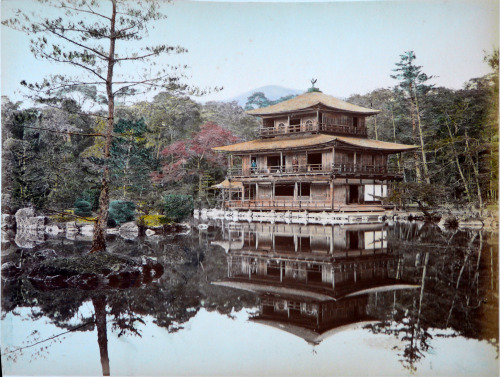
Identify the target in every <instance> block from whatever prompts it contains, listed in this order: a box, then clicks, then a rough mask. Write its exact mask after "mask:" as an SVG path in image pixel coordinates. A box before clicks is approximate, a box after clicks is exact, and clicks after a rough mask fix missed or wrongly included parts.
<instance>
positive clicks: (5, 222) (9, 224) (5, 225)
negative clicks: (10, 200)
mask: <svg viewBox="0 0 500 377" xmlns="http://www.w3.org/2000/svg"><path fill="white" fill-rule="evenodd" d="M14 225H15V221H14V216H11V215H8V214H6V213H2V229H12V228H14Z"/></svg>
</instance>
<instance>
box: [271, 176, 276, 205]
mask: <svg viewBox="0 0 500 377" xmlns="http://www.w3.org/2000/svg"><path fill="white" fill-rule="evenodd" d="M275 190H276V183H275V182H274V181H273V184H272V186H271V199H272V200H274V191H275Z"/></svg>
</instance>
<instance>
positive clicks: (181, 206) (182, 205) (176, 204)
mask: <svg viewBox="0 0 500 377" xmlns="http://www.w3.org/2000/svg"><path fill="white" fill-rule="evenodd" d="M163 200H164V202H165V215H166V216H167V217H169V218H171V219H172V220H174V221H175V222H177V223H178V222H181V221H183V220H185V219H187V218H188V217H190V216H191V214H192V213H193V209H194V201H193V197H192V196H191V195H175V194H173V195H166V196H165V197H164V198H163Z"/></svg>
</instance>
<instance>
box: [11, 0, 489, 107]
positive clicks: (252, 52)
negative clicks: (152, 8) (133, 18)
mask: <svg viewBox="0 0 500 377" xmlns="http://www.w3.org/2000/svg"><path fill="white" fill-rule="evenodd" d="M33 3H34V1H33V0H20V1H19V0H17V1H14V0H2V19H5V18H6V17H8V16H9V15H12V11H11V9H12V8H15V7H18V6H26V7H29V8H32V9H35V8H34V5H33ZM164 11H165V13H166V14H167V15H168V18H167V20H164V21H162V22H161V24H159V25H157V27H156V29H155V31H154V32H153V33H151V35H150V37H149V39H148V40H147V43H153V44H157V43H169V44H174V45H181V46H184V47H186V48H188V50H189V53H188V54H184V55H181V56H180V60H178V59H177V58H175V57H166V60H165V62H167V63H178V62H181V63H183V64H187V65H189V66H190V67H191V69H190V70H189V71H188V74H189V75H190V76H191V78H190V83H191V84H194V85H197V86H199V87H201V88H203V87H215V86H223V87H224V90H223V91H222V92H220V93H216V94H211V95H209V96H208V97H205V98H203V100H208V99H226V98H230V97H233V96H236V95H238V94H241V93H243V92H246V91H248V90H251V89H255V88H258V87H260V86H264V85H280V86H284V87H287V88H292V89H299V90H306V89H307V88H308V87H310V80H311V78H316V79H317V80H318V81H317V84H316V86H317V87H319V88H320V89H321V90H322V91H323V92H324V93H326V94H331V95H336V96H339V97H348V96H349V95H351V94H354V93H358V94H364V93H367V92H369V91H371V90H373V89H376V88H384V87H390V86H393V85H395V83H396V82H395V80H393V79H391V78H390V75H391V73H392V71H391V70H392V69H393V68H394V63H395V62H397V61H398V60H399V55H400V54H402V53H403V52H404V51H408V50H413V51H415V54H416V56H417V60H416V63H417V64H419V65H422V66H423V71H424V72H425V73H427V74H428V75H435V76H437V77H436V78H435V79H434V80H433V83H435V84H436V85H440V86H446V87H449V88H454V89H458V88H461V87H462V85H463V83H464V82H466V81H467V80H468V79H470V78H474V77H479V76H482V75H484V74H486V73H488V72H489V67H488V66H487V65H486V63H483V61H482V60H483V56H484V52H483V51H487V52H491V51H492V50H493V48H497V47H498V34H499V33H498V24H499V6H498V1H490V0H487V1H481V0H466V1H459V0H453V1H452V0H448V1H438V0H435V1H416V0H408V1H344V2H341V1H333V2H328V1H323V2H274V3H269V2H240V1H237V2H235V1H233V2H213V1H174V3H173V4H167V5H165V7H164ZM1 38H2V39H1V41H2V43H1V53H2V72H1V73H2V77H1V79H2V94H4V95H8V96H9V97H14V95H15V94H14V93H15V91H16V90H18V89H19V87H20V86H19V84H18V83H19V82H20V81H21V80H23V79H26V80H27V81H36V80H40V79H41V78H42V77H43V75H44V74H48V73H56V72H57V73H61V72H64V69H65V68H64V67H63V66H61V65H59V66H56V65H49V64H48V63H45V62H41V61H37V60H34V58H33V57H32V56H31V53H30V51H29V43H28V42H29V37H27V36H26V35H24V34H22V33H20V32H17V31H14V30H11V29H8V28H6V27H4V26H2V36H1ZM118 48H119V47H118Z"/></svg>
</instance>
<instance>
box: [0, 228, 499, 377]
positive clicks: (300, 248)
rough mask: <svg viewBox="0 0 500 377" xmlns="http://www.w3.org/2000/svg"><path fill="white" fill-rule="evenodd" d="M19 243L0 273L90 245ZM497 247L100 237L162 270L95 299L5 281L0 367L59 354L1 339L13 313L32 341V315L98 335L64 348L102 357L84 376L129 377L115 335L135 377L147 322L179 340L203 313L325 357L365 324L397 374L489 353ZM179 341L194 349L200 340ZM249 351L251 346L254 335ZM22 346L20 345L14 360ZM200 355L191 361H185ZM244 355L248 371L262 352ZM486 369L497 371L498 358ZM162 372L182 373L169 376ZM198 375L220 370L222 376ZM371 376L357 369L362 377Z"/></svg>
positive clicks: (390, 231)
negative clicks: (442, 349)
mask: <svg viewBox="0 0 500 377" xmlns="http://www.w3.org/2000/svg"><path fill="white" fill-rule="evenodd" d="M5 245H7V244H4V246H5ZM30 247H31V249H30V250H27V249H23V248H18V247H16V246H15V244H14V243H11V244H10V246H7V247H4V248H3V250H2V259H3V263H4V264H5V263H11V264H14V265H16V266H17V265H19V266H21V265H27V264H29V263H31V262H32V261H33V259H34V258H36V255H37V253H39V252H41V251H43V250H46V249H48V248H50V249H53V250H55V251H56V253H57V255H59V256H65V257H71V256H76V255H79V254H81V253H82V252H83V250H86V249H88V244H85V243H82V242H74V241H68V240H67V239H63V238H54V237H49V238H48V239H46V240H45V241H44V242H43V243H41V244H40V245H35V246H33V245H31V244H30ZM497 249H498V241H497V239H496V238H495V237H493V236H492V235H489V234H486V233H483V232H479V231H460V230H457V229H439V228H437V227H434V226H432V225H429V224H424V223H397V224H392V225H391V226H387V225H368V226H359V225H356V226H355V225H347V226H342V227H340V226H320V225H308V226H303V225H302V226H301V225H298V224H264V223H262V224H260V223H229V224H228V223H219V224H211V225H210V226H209V227H208V229H203V228H202V230H198V229H197V228H196V227H194V228H193V231H192V232H191V233H190V234H185V235H174V234H172V235H166V236H153V237H147V238H139V239H136V240H133V241H131V240H124V239H121V238H116V239H113V240H111V241H110V251H111V252H112V253H114V254H121V255H126V256H127V257H130V258H135V259H138V260H140V259H141V258H143V257H144V256H146V257H147V258H152V259H154V260H156V261H158V262H159V263H161V264H162V266H163V267H164V271H165V272H164V274H163V275H162V276H161V277H159V278H157V279H155V280H153V281H146V282H145V283H141V284H129V285H126V284H125V285H121V286H116V287H108V288H106V289H99V290H82V289H76V288H64V289H47V287H46V286H44V285H39V284H38V285H37V284H36V282H35V281H34V280H33V279H32V278H31V277H30V276H28V275H26V276H19V277H16V278H15V279H10V278H8V277H7V276H3V279H2V280H3V284H2V359H3V360H2V361H5V362H6V364H5V365H6V367H5V368H6V369H5V370H6V371H7V372H8V374H23V371H24V373H25V374H37V372H38V369H30V367H29V365H28V362H31V363H32V365H33V368H39V366H40V365H45V367H46V368H48V369H47V370H48V371H49V373H48V374H64V373H62V372H58V371H56V372H54V371H53V370H51V369H50V368H52V367H53V366H54V365H56V364H57V363H56V364H55V362H54V360H57V357H58V354H57V353H56V352H55V351H54V352H53V354H51V348H50V346H49V347H47V346H48V345H49V343H51V342H52V340H50V339H48V338H50V337H51V336H53V335H54V334H53V333H52V334H47V337H46V338H43V339H41V338H39V335H36V337H35V336H32V337H29V339H25V341H26V343H25V344H21V343H19V342H18V343H12V340H11V339H10V338H9V336H8V335H6V334H9V331H10V333H12V332H14V333H16V332H20V331H21V329H16V328H8V330H9V331H5V330H6V326H8V322H6V319H8V318H12V316H14V317H15V316H22V319H23V320H24V321H25V324H30V325H29V326H33V328H35V329H36V331H38V332H37V333H36V334H40V333H42V332H43V331H42V329H38V328H36V326H39V325H37V320H39V319H42V318H43V319H47V320H48V321H49V322H50V324H52V325H55V326H56V327H57V328H59V329H61V334H62V333H66V332H67V331H70V332H71V333H92V332H95V333H94V335H93V337H92V339H93V340H92V341H91V342H92V344H79V343H74V342H71V340H70V339H68V340H64V341H63V342H68V347H71V350H72V352H73V353H74V354H82V353H83V354H85V352H82V347H83V348H92V347H95V349H96V352H94V353H92V355H93V356H92V359H93V360H91V359H89V360H88V362H89V363H93V362H98V361H99V360H100V365H99V370H98V371H96V373H94V374H97V373H102V374H103V375H109V374H110V373H115V374H129V373H128V371H127V370H124V369H120V368H122V367H121V366H120V364H121V360H118V359H113V354H114V353H113V352H112V349H113V348H112V347H116V343H113V342H114V339H116V338H117V337H118V338H124V339H127V342H131V343H133V344H135V345H136V346H135V347H136V349H137V352H138V353H137V355H122V356H121V357H124V358H126V359H127V360H133V362H134V363H135V364H134V365H136V368H137V369H136V370H137V371H141V372H139V374H144V373H142V369H141V363H142V361H141V360H143V359H144V357H145V356H144V352H146V353H147V352H148V351H147V350H148V349H150V347H151V345H150V344H152V343H151V342H152V339H150V338H141V336H142V334H143V332H144V331H145V330H144V329H145V328H144V326H146V323H147V326H149V327H151V326H153V327H154V331H153V332H156V333H158V334H162V333H166V334H170V335H172V336H173V335H174V334H175V333H180V332H183V333H184V332H185V333H186V334H189V332H190V330H188V329H186V323H187V322H188V321H190V320H192V319H193V318H194V317H196V316H197V314H198V313H199V312H200V310H201V309H202V308H203V309H205V310H206V311H209V312H210V311H211V312H217V313H219V314H220V315H223V316H227V317H230V318H232V317H233V316H234V315H235V313H238V312H240V311H242V309H245V310H247V311H248V312H249V313H250V314H249V321H250V323H252V324H255V326H258V327H259V328H261V329H262V330H263V331H270V332H269V333H266V335H265V336H267V338H266V339H269V342H270V343H272V342H273V340H272V334H273V332H272V331H274V330H273V329H279V330H280V332H281V333H282V334H284V335H288V334H291V335H290V336H291V337H292V338H294V339H298V341H299V342H302V344H303V345H304V346H308V347H310V346H313V347H314V348H313V350H315V349H318V347H327V348H326V349H325V351H326V352H332V354H333V353H334V351H333V350H331V351H328V350H330V348H328V347H333V344H334V343H331V342H329V340H331V339H332V337H333V339H337V338H336V334H339V333H340V332H342V333H343V334H346V333H350V332H354V330H353V329H354V328H359V327H364V328H365V329H367V330H365V334H367V335H364V336H369V335H368V334H371V335H372V336H374V335H377V336H381V335H383V336H385V337H390V338H392V339H395V340H397V342H396V343H395V345H394V349H393V350H388V351H387V352H389V353H392V354H393V357H394V358H397V359H399V360H400V362H401V365H402V366H403V367H404V368H406V370H407V371H408V372H409V371H416V370H417V369H418V368H420V367H422V366H423V365H424V364H425V363H424V361H425V358H432V359H433V360H434V359H435V358H436V356H435V354H436V353H435V352H430V351H431V350H432V349H433V348H432V347H435V346H436V344H439V342H438V341H437V340H438V339H443V340H446V339H450V338H462V337H467V338H473V339H477V340H480V341H487V342H490V343H491V344H493V345H494V347H495V349H496V350H497V352H498V347H497V345H498V294H497V292H498V274H497V269H498V257H497ZM44 287H45V288H44ZM206 325H207V326H208V327H210V324H206ZM29 326H28V327H29ZM188 328H189V327H188ZM242 331H243V328H242ZM339 336H340V335H339ZM45 339H46V340H47V341H46V342H44V343H42V344H41V345H43V346H44V347H45V349H44V351H43V352H44V354H43V355H41V354H40V355H38V354H37V352H38V351H33V350H35V349H36V350H38V345H37V346H36V347H35V346H34V347H31V345H33V344H36V343H38V342H40V341H43V340H45ZM59 339H62V337H61V338H59ZM169 339H170V338H169ZM172 339H173V338H172ZM302 339H303V340H305V341H306V342H307V343H305V342H303V341H302ZM96 340H97V342H96ZM172 341H173V340H172ZM190 341H191V342H193V344H195V343H196V342H199V339H196V338H192V339H190ZM246 341H247V342H248V343H251V344H253V343H256V344H257V343H259V342H261V339H248V338H247V339H246ZM169 342H170V341H169ZM214 342H215V340H214ZM113 344H115V345H114V346H113ZM188 344H189V343H188ZM445 344H446V343H445ZM25 345H27V346H30V347H31V348H30V347H28V348H24V349H23V350H20V351H15V350H16V349H18V348H19V347H22V346H25ZM96 346H98V347H96ZM170 346H171V347H174V348H175V347H179V348H182V347H183V345H182V344H177V345H175V343H173V344H171V345H170ZM273 346H277V347H279V344H273ZM217 347H218V348H217ZM225 347H227V344H223V343H221V344H217V343H214V349H213V352H218V350H223V349H225ZM369 351H370V350H369V349H367V348H360V349H359V353H360V357H361V356H363V357H368V356H366V355H368V354H369V353H370V352H369ZM9 352H10V353H9ZM23 352H24V354H25V355H21V353H23ZM335 352H336V353H338V350H336V351H335ZM450 352H453V350H449V351H448V354H449V353H450ZM438 354H440V353H439V352H438ZM28 355H29V356H30V357H29V358H27V356H28ZM89 355H90V354H89ZM141 355H142V356H144V357H142V356H141ZM32 356H33V357H34V359H33V360H31V361H30V360H29V359H31V357H32ZM42 356H43V357H47V362H46V364H43V360H36V358H37V357H38V358H40V357H42ZM197 357H198V358H199V355H198V356H197V355H192V358H193V360H194V361H196V360H197ZM245 357H248V358H250V359H252V360H253V361H254V362H255V365H258V363H259V357H262V355H260V356H259V354H255V355H252V354H248V355H246V356H245ZM319 360H320V359H319V356H318V360H317V362H319ZM438 360H439V359H438ZM157 362H158V363H161V360H160V359H158V360H157ZM330 362H331V361H330ZM371 362H376V360H371ZM490 362H491V363H493V365H496V361H495V360H491V361H490ZM304 363H305V364H304V365H303V368H304V369H303V370H301V371H300V373H299V371H297V372H296V373H298V374H314V370H315V369H310V368H313V367H314V366H313V365H312V364H308V362H307V360H305V361H304ZM322 363H323V364H322V367H323V368H326V369H323V370H331V368H333V366H332V365H328V360H324V361H322ZM368 364H369V362H368ZM308 371H309V372H308ZM81 372H82V371H76V370H75V371H73V374H79V373H80V374H81ZM250 372H252V371H250ZM86 373H87V374H92V373H89V372H86ZM160 373H161V374H179V373H174V372H172V373H169V372H168V370H167V369H165V370H161V372H160ZM204 373H209V374H211V375H217V374H222V372H221V371H220V370H219V369H216V370H206V371H205V372H204ZM283 373H284V374H290V373H285V372H283ZM369 373H370V370H369V368H368V366H367V369H366V371H365V372H364V374H369ZM386 373H393V374H401V373H402V372H401V371H398V370H392V372H391V371H390V370H389V371H386ZM429 373H431V374H432V371H430V372H429ZM46 374H47V373H46ZM233 374H236V373H233ZM254 374H259V373H258V372H255V373H254ZM278 374H279V373H278ZM323 374H324V373H323ZM383 374H385V373H383ZM472 374H474V373H472Z"/></svg>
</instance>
